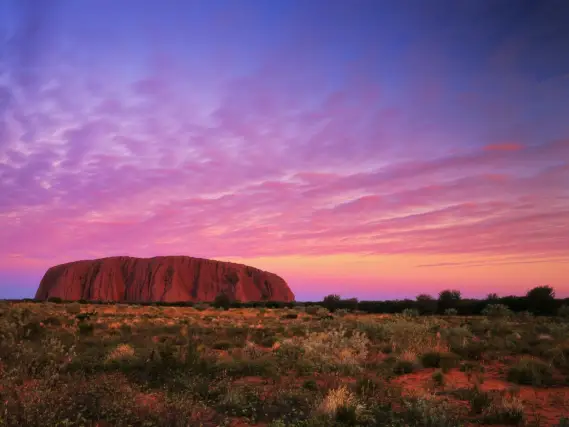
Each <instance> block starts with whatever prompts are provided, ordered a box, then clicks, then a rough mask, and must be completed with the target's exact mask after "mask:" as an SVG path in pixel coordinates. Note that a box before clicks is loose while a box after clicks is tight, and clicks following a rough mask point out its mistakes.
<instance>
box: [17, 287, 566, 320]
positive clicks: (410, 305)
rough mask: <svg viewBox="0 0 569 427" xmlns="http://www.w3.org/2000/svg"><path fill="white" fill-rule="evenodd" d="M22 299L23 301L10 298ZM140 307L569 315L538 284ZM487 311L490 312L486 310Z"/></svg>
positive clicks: (226, 299) (563, 302)
mask: <svg viewBox="0 0 569 427" xmlns="http://www.w3.org/2000/svg"><path fill="white" fill-rule="evenodd" d="M7 301H13V302H20V301H22V300H7ZM23 301H26V302H42V301H40V300H34V299H24V300H23ZM48 301H51V302H54V303H67V302H71V301H63V300H61V299H60V298H50V299H49V300H48ZM78 302H79V303H82V304H116V303H115V302H109V301H87V300H79V301H78ZM124 304H132V305H139V306H168V307H196V308H204V307H205V306H207V304H211V305H212V306H214V307H218V308H225V309H228V308H285V307H287V308H297V307H306V306H321V307H325V308H327V309H328V310H330V311H332V312H334V311H336V310H345V311H359V312H364V313H385V314H395V313H408V314H416V315H434V314H457V315H463V316H471V315H480V314H484V313H485V312H487V307H489V306H492V307H490V308H493V309H496V308H498V309H500V308H501V309H504V310H509V311H511V312H514V313H521V312H529V313H532V314H535V315H546V316H551V315H556V314H563V315H569V298H565V299H558V298H555V290H554V289H553V288H552V287H550V286H538V287H535V288H533V289H531V290H529V291H528V292H527V294H526V295H524V296H504V297H499V296H498V295H496V294H489V295H488V296H487V297H486V298H485V299H470V298H462V296H461V293H460V291H458V290H454V289H448V290H444V291H442V292H440V293H439V294H438V297H437V298H435V297H433V296H431V295H428V294H421V295H418V296H417V297H416V298H415V299H403V300H390V301H359V300H358V299H357V298H348V299H343V298H341V297H340V296H338V295H328V296H326V297H325V298H324V299H323V300H322V301H314V302H309V301H305V302H298V301H297V302H278V301H255V302H239V301H232V300H231V299H230V298H229V297H228V296H226V295H224V294H221V295H219V296H218V297H217V298H216V299H215V300H214V301H213V302H211V303H204V302H189V301H183V302H168V303H166V302H147V303H141V302H132V303H131V302H124ZM485 310H486V311H485Z"/></svg>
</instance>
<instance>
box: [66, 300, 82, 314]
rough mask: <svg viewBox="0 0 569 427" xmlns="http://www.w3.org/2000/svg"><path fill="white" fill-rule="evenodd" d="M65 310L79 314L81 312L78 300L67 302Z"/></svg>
mask: <svg viewBox="0 0 569 427" xmlns="http://www.w3.org/2000/svg"><path fill="white" fill-rule="evenodd" d="M65 311H66V312H67V313H69V314H79V313H81V304H79V303H78V302H74V303H71V304H67V305H66V306H65Z"/></svg>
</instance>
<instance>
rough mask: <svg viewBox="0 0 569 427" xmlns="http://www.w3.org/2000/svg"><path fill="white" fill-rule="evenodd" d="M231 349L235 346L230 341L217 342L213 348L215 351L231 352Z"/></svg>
mask: <svg viewBox="0 0 569 427" xmlns="http://www.w3.org/2000/svg"><path fill="white" fill-rule="evenodd" d="M231 347H233V344H232V343H231V342H230V341H216V342H214V343H213V345H212V346H211V348H213V349H215V350H229V349H230V348H231Z"/></svg>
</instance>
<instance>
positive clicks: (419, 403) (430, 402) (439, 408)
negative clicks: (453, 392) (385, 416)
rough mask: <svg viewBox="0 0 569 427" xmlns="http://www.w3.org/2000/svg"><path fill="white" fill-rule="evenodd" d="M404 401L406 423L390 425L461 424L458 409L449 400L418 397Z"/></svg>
mask: <svg viewBox="0 0 569 427" xmlns="http://www.w3.org/2000/svg"><path fill="white" fill-rule="evenodd" d="M403 403H404V405H403V412H402V414H401V415H402V417H403V421H404V424H399V423H398V424H390V425H397V426H416V427H419V426H420V427H457V426H460V425H461V423H460V421H459V420H458V418H457V415H456V411H455V410H453V408H452V407H451V406H450V405H449V403H448V402H445V401H437V400H435V399H427V398H417V399H409V400H406V401H404V402H403Z"/></svg>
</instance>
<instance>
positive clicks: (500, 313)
mask: <svg viewBox="0 0 569 427" xmlns="http://www.w3.org/2000/svg"><path fill="white" fill-rule="evenodd" d="M482 315H483V316H488V317H510V316H511V315H512V310H510V309H509V308H508V306H506V305H504V304H488V305H487V306H486V307H484V310H482Z"/></svg>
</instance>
